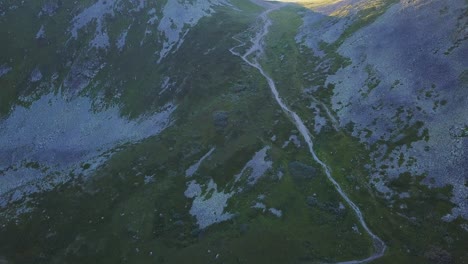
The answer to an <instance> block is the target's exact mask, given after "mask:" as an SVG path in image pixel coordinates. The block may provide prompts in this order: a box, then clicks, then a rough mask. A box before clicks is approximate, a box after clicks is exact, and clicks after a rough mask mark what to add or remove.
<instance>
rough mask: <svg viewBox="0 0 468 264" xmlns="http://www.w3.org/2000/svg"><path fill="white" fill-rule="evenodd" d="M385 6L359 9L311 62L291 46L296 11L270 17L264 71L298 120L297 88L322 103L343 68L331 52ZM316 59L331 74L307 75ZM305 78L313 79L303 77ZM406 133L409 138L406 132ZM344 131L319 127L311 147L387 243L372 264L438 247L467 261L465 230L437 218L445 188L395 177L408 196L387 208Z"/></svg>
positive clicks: (301, 107)
mask: <svg viewBox="0 0 468 264" xmlns="http://www.w3.org/2000/svg"><path fill="white" fill-rule="evenodd" d="M391 3H392V1H387V2H386V3H385V5H383V6H381V7H380V8H370V9H365V10H363V11H361V13H360V16H359V17H360V19H359V20H357V21H356V22H355V23H354V24H353V25H351V27H350V28H348V30H347V31H345V33H344V34H343V36H342V37H341V38H340V39H339V40H338V41H337V42H335V43H333V44H331V45H322V48H323V49H324V51H326V56H325V58H323V59H320V58H317V57H315V58H314V57H313V56H311V53H310V51H308V50H307V48H305V47H304V46H300V45H298V44H296V43H295V40H294V37H295V36H296V30H297V28H298V26H299V25H300V23H301V21H300V16H299V15H297V9H296V8H284V9H282V10H280V11H277V12H275V13H273V14H271V19H272V20H273V23H274V24H273V26H272V28H271V30H270V34H269V36H268V39H267V49H266V56H265V59H264V62H263V65H264V66H265V67H266V68H268V69H269V72H270V74H271V76H274V77H273V79H275V81H276V83H277V85H278V88H279V90H280V94H282V95H283V97H284V98H286V99H287V102H288V104H289V105H290V106H292V107H293V108H294V109H295V111H297V112H298V113H299V115H300V116H301V117H302V118H303V119H304V120H308V121H309V124H313V123H312V122H311V121H312V120H313V118H314V114H313V113H311V112H310V110H309V109H307V106H308V104H309V103H310V101H311V100H310V99H308V100H307V96H306V95H305V94H303V92H302V90H303V89H304V88H307V87H311V86H315V85H318V86H319V89H318V90H317V92H316V93H314V94H313V95H314V97H316V98H318V99H319V100H320V101H322V102H324V103H325V104H327V103H328V102H329V100H330V96H331V94H330V92H331V91H330V89H329V87H324V77H325V78H326V76H327V75H328V74H333V72H334V71H336V70H337V69H339V68H340V67H343V66H345V65H347V62H346V61H347V59H346V58H342V57H341V56H340V55H338V54H337V52H336V50H337V48H338V47H339V46H340V45H341V43H343V41H344V40H345V39H346V38H347V37H349V36H351V35H352V34H353V33H354V32H356V31H357V30H359V29H360V28H362V27H363V26H365V25H367V24H369V23H371V22H372V21H374V20H375V19H376V18H377V17H378V16H379V15H380V14H382V13H383V12H384V10H385V8H386V7H387V6H388V5H389V4H391ZM322 60H323V61H325V60H327V61H328V63H329V64H330V66H331V67H330V69H331V70H329V71H327V72H325V71H320V70H319V71H318V72H313V71H312V70H311V69H314V68H315V65H318V64H319V63H321V62H322ZM310 75H312V76H313V78H305V77H304V76H310ZM327 90H328V91H327ZM304 97H306V99H304ZM408 129H409V130H408V133H407V134H408V135H409V136H408V138H409V137H410V134H411V128H408ZM310 130H311V131H313V127H310ZM349 133H350V132H349V131H346V130H343V131H334V130H333V129H331V128H330V127H328V128H325V129H324V130H322V132H321V133H320V134H319V135H316V138H315V143H316V149H317V152H318V154H319V156H320V157H321V159H322V160H323V161H325V162H326V163H327V164H329V165H330V167H331V168H332V171H333V172H332V173H333V176H334V177H335V179H337V180H338V181H339V182H340V184H341V185H342V187H343V189H344V190H345V191H346V192H347V193H348V194H349V196H350V197H351V199H352V200H353V201H355V202H356V203H357V204H358V205H359V206H360V208H361V209H362V210H363V212H364V215H365V217H366V220H367V222H368V224H369V226H370V227H371V229H372V230H374V231H375V232H376V233H377V234H378V235H380V236H381V237H382V238H383V239H384V241H386V243H387V244H388V246H389V250H388V251H387V254H386V256H385V257H384V258H382V259H379V260H377V261H375V262H376V263H396V262H398V263H411V262H415V261H416V262H425V261H427V259H426V258H425V256H424V255H427V254H428V252H431V250H432V251H434V248H442V249H445V250H447V251H448V252H449V254H451V255H452V257H453V260H454V261H455V262H456V263H458V262H460V263H462V260H463V259H466V257H467V255H466V252H465V251H464V250H463V245H462V244H463V243H462V242H461V241H464V240H466V239H467V236H466V232H464V231H461V230H460V227H459V225H458V224H460V223H458V221H455V223H450V224H448V223H444V222H442V221H441V220H440V219H441V217H442V216H444V215H445V214H447V213H448V212H450V209H451V207H452V205H451V203H450V201H449V197H450V188H442V189H429V188H427V187H425V186H423V185H421V184H420V183H419V182H418V180H413V181H410V180H409V179H410V178H409V177H401V179H400V180H398V181H395V182H394V183H393V185H394V186H393V187H395V188H396V189H397V190H400V191H404V190H408V189H409V192H410V194H411V198H406V199H399V198H398V197H394V199H395V200H396V202H395V204H394V205H390V204H389V203H388V202H387V201H386V200H384V199H382V198H380V197H379V196H376V195H375V191H374V190H373V189H372V188H371V187H370V186H369V185H368V180H369V179H368V176H367V171H366V170H365V169H364V167H365V165H366V164H368V163H369V162H370V159H369V150H368V148H367V147H366V146H365V145H362V144H361V143H359V141H358V139H356V138H353V137H352V136H350V134H349ZM408 140H411V139H410V138H409V139H408ZM402 144H403V143H402ZM401 204H405V205H407V206H408V208H407V209H405V210H403V213H401V211H402V210H399V209H397V207H398V206H400V205H401ZM411 219H415V220H411Z"/></svg>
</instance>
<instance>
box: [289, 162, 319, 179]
mask: <svg viewBox="0 0 468 264" xmlns="http://www.w3.org/2000/svg"><path fill="white" fill-rule="evenodd" d="M288 168H289V173H290V174H291V176H292V177H293V179H294V180H303V179H311V178H313V177H314V176H316V175H317V169H315V168H314V167H312V166H309V165H306V164H304V163H301V162H299V161H293V162H290V163H289V164H288Z"/></svg>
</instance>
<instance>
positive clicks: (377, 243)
mask: <svg viewBox="0 0 468 264" xmlns="http://www.w3.org/2000/svg"><path fill="white" fill-rule="evenodd" d="M252 2H254V3H256V4H259V5H261V6H263V7H265V8H266V9H265V11H263V12H262V13H261V14H260V16H259V17H258V21H259V22H258V23H261V25H263V26H262V27H261V29H260V30H259V31H258V32H257V33H256V34H255V36H254V37H253V38H252V39H251V40H250V41H251V43H252V46H251V47H250V48H249V49H248V50H247V51H246V52H245V54H243V55H242V54H240V53H239V52H237V51H236V49H238V48H239V47H242V46H245V45H246V43H245V42H242V41H240V40H238V41H240V42H241V44H240V45H238V46H236V47H234V48H232V49H230V52H231V53H232V54H234V55H236V56H239V57H241V58H242V60H243V61H244V62H245V63H247V64H249V65H250V66H252V67H254V68H256V69H257V70H258V71H259V72H260V74H262V75H263V77H265V79H266V81H267V82H268V86H269V87H270V90H271V92H272V93H273V95H274V97H275V100H276V102H277V103H278V105H279V106H280V107H281V109H282V110H283V112H284V113H285V114H286V115H287V116H288V117H289V118H290V119H291V120H292V121H293V123H294V125H295V126H296V127H297V129H298V130H299V132H300V133H301V135H302V136H303V138H304V140H305V141H306V143H307V146H308V147H309V152H310V154H311V155H312V158H313V159H314V160H315V161H316V162H317V163H318V164H320V166H322V168H323V170H324V172H325V174H326V175H327V178H328V180H329V181H330V182H331V183H332V184H333V186H334V187H335V189H336V191H337V192H338V193H339V194H340V196H341V197H342V198H343V200H345V201H346V203H347V204H348V205H349V207H351V209H352V210H353V211H354V213H355V214H356V216H357V218H358V220H359V223H360V224H361V226H362V227H363V228H364V230H365V231H366V233H367V234H368V235H369V236H370V237H371V238H372V241H373V244H374V249H375V250H374V253H373V254H372V255H371V256H369V257H368V258H366V259H361V260H350V261H345V262H340V263H346V264H354V263H365V262H369V261H372V260H375V259H378V258H380V257H382V256H383V255H384V253H385V250H386V248H387V247H386V245H385V243H384V242H383V241H382V239H380V237H378V236H377V235H375V234H374V233H373V232H372V231H371V230H370V228H369V227H368V226H367V224H366V222H365V220H364V216H363V215H362V212H361V210H360V209H359V207H358V206H357V205H356V204H355V203H354V202H353V201H352V200H351V199H350V198H349V197H348V195H347V194H346V193H345V192H344V191H343V189H342V188H341V186H340V184H339V183H338V182H337V181H336V180H335V179H334V178H333V177H332V175H331V170H330V168H329V167H328V165H327V164H325V163H324V162H323V161H322V160H320V159H319V157H318V156H317V154H316V153H315V150H314V144H313V142H312V138H311V135H310V132H309V130H308V129H307V127H306V126H305V124H304V122H303V121H302V119H301V118H300V117H299V116H298V115H297V114H296V113H295V112H294V111H292V110H291V109H289V107H288V106H287V105H286V104H285V103H284V102H283V99H282V98H281V97H280V95H279V93H278V90H277V89H276V85H275V82H274V81H273V79H272V78H271V77H270V76H269V75H268V74H267V73H266V72H265V70H264V69H263V68H262V66H261V65H260V63H259V62H258V60H257V58H258V57H259V56H260V55H262V54H263V53H264V47H263V40H264V38H265V36H266V35H267V34H268V30H269V28H270V26H271V23H272V22H271V20H270V19H269V18H268V15H269V14H270V13H271V12H272V11H274V10H277V9H279V8H281V7H283V6H284V5H285V4H283V3H269V2H261V3H260V1H259V0H252Z"/></svg>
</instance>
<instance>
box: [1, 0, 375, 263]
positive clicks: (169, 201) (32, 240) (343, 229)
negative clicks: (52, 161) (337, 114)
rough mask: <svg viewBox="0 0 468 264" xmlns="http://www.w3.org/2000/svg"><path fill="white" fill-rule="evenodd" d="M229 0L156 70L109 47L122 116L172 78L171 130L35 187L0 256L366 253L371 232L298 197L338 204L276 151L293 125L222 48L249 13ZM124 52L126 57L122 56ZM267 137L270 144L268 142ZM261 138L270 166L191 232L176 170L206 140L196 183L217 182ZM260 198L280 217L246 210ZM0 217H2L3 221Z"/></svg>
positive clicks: (278, 257) (299, 154)
mask: <svg viewBox="0 0 468 264" xmlns="http://www.w3.org/2000/svg"><path fill="white" fill-rule="evenodd" d="M238 5H239V7H241V8H244V9H245V10H251V12H232V11H229V12H223V11H222V10H220V13H218V14H216V15H214V16H213V17H212V18H208V19H205V20H202V21H201V22H200V23H201V24H200V25H199V26H198V27H197V28H196V29H194V30H193V31H191V33H190V35H189V36H188V37H187V41H186V43H185V44H184V45H182V47H181V49H180V50H179V52H178V53H176V54H174V55H171V57H170V58H168V60H167V62H166V63H165V64H164V65H163V66H154V64H151V63H150V61H151V58H143V57H144V54H147V52H149V51H150V50H151V46H143V47H141V48H139V49H138V53H135V54H134V53H133V51H132V50H130V49H129V50H127V51H125V52H124V54H121V55H119V56H120V57H121V58H120V59H122V58H123V59H122V61H127V62H128V64H126V65H125V64H119V60H120V59H119V58H117V57H118V56H115V58H114V57H113V55H110V57H109V58H108V59H109V62H110V63H109V64H112V65H118V66H116V67H115V70H116V73H117V74H115V75H118V76H119V75H123V76H124V77H123V79H126V80H129V83H127V84H126V87H127V88H125V89H124V90H123V93H124V95H123V97H122V100H124V101H125V102H126V103H125V104H124V113H128V114H132V115H133V114H134V113H132V111H134V112H135V114H136V113H141V112H142V111H145V109H146V108H145V107H144V106H145V105H146V101H144V100H143V101H142V100H141V99H143V98H142V96H146V97H147V98H144V99H145V100H149V101H151V100H153V99H154V97H153V96H155V94H156V93H157V92H158V91H157V90H156V91H154V90H153V89H154V86H151V85H150V84H151V83H153V84H154V82H156V81H157V80H160V79H161V76H163V75H164V74H167V73H170V74H171V77H172V78H174V79H175V80H176V81H177V82H178V84H179V85H178V86H179V92H178V93H177V99H176V100H177V103H178V105H179V108H178V112H177V114H176V116H175V119H176V122H175V124H174V126H173V127H171V128H170V129H168V130H167V131H165V132H164V133H163V134H161V135H160V136H157V137H154V138H150V139H148V140H145V141H144V142H141V143H139V144H136V145H131V146H127V147H126V148H125V149H124V150H123V151H121V152H119V153H117V154H115V155H114V156H113V158H112V159H111V160H110V161H109V162H108V163H107V164H106V165H105V166H104V167H103V168H102V169H100V170H99V172H98V173H96V176H95V177H94V178H93V180H92V181H90V182H86V183H84V184H83V185H71V184H65V185H63V186H60V187H58V188H56V189H55V190H53V191H51V192H49V193H45V194H37V195H35V197H34V199H33V200H32V201H33V202H31V205H32V206H33V207H34V208H36V210H35V211H33V212H31V213H28V214H25V215H23V216H22V217H21V218H20V219H18V221H17V222H8V224H7V225H6V226H5V228H3V229H2V230H0V252H1V254H2V255H3V256H5V257H7V258H8V259H11V260H13V261H15V262H19V263H31V262H34V263H63V262H66V263H116V262H119V261H121V260H123V259H126V260H127V261H128V262H131V263H141V262H144V263H145V262H154V261H155V260H156V261H158V260H159V262H163V261H164V262H166V263H187V262H188V261H190V262H191V263H206V262H207V261H210V260H213V258H214V256H215V255H216V254H214V253H213V252H216V253H217V254H218V253H219V254H220V257H219V261H224V262H227V263H237V262H248V263H252V262H254V263H271V262H284V263H287V262H291V261H299V260H303V261H306V260H309V261H310V260H322V261H334V260H341V259H343V260H345V259H351V258H356V257H364V256H366V255H368V254H369V250H370V248H369V243H370V242H369V240H368V239H367V238H365V237H364V239H363V236H362V235H359V234H356V233H354V232H352V226H353V225H354V224H355V219H354V217H353V216H352V214H350V213H349V212H348V211H346V212H344V213H340V214H337V213H336V212H333V211H331V210H327V209H326V208H325V207H312V208H311V207H309V206H308V205H307V204H306V197H307V196H310V195H312V194H314V193H315V194H316V196H317V198H318V199H319V201H322V202H323V203H324V204H327V205H328V206H329V207H330V208H332V207H338V202H339V198H338V196H337V195H336V193H334V192H333V190H332V187H331V186H330V185H329V184H328V183H327V182H326V181H324V177H323V176H320V175H317V176H316V177H314V178H313V180H310V181H308V180H302V181H297V180H296V181H293V180H292V179H291V176H290V175H289V173H288V170H287V168H288V164H289V162H290V161H292V160H300V161H302V162H303V163H306V164H311V165H314V164H313V163H312V161H311V159H310V157H309V156H308V154H307V151H306V149H305V148H301V149H296V148H295V147H293V146H292V145H290V146H289V147H287V148H285V149H282V148H281V146H282V144H283V142H284V141H285V140H287V139H288V138H289V136H290V134H291V131H292V130H293V129H294V128H293V127H292V126H291V124H290V122H289V121H288V120H286V119H285V118H284V117H283V116H282V114H280V113H278V110H279V109H278V108H277V106H276V104H275V103H274V101H273V98H272V97H271V95H270V92H269V89H268V87H267V86H266V83H265V81H264V80H263V78H261V76H259V74H258V73H257V72H256V71H254V70H252V69H251V68H250V67H248V66H246V65H243V64H242V63H241V60H240V59H239V58H237V57H235V56H232V55H231V54H230V53H229V51H228V49H229V48H230V47H232V46H234V45H237V43H236V41H235V40H233V39H232V38H231V37H232V36H233V35H234V34H237V33H239V32H242V31H245V30H246V29H247V28H248V27H249V26H250V25H251V24H252V23H253V22H254V19H255V16H254V15H255V12H256V11H258V8H254V7H253V6H252V5H251V4H250V3H248V2H247V1H238ZM142 30H143V28H141V29H140V28H138V29H136V31H137V32H138V31H142ZM119 31H120V29H119V30H116V32H119ZM129 38H130V39H129V43H138V40H139V39H138V38H137V37H136V36H130V35H129ZM130 45H131V44H130ZM213 46H215V47H216V49H215V50H213V51H212V53H211V54H210V55H203V53H204V52H205V51H206V50H208V49H210V48H212V47H213ZM142 54H143V55H142ZM132 56H133V57H135V58H134V59H131V60H129V58H130V57H132ZM158 67H162V68H158ZM110 74H112V71H110V70H107V69H105V70H103V72H101V73H100V75H99V76H98V80H103V81H105V80H110V82H111V84H112V82H113V80H112V79H109V78H108V76H109V75H110ZM134 74H138V76H137V78H136V81H131V80H132V79H133V80H134V78H130V77H131V76H132V75H134ZM185 78H187V80H186V81H185V82H184V81H183V80H184V79H185ZM237 85H243V86H245V87H246V89H245V90H244V91H240V92H239V91H236V90H235V89H233V87H235V86H237ZM107 86H109V87H112V85H107ZM105 87H106V86H105ZM104 89H105V88H104ZM110 94H112V93H110ZM140 106H143V108H141V107H140ZM125 109H127V110H125ZM215 111H227V112H228V113H229V124H228V127H227V128H226V129H224V130H223V131H219V130H216V129H215V128H214V126H213V121H212V114H213V113H214V112H215ZM252 113H255V114H252ZM276 121H277V122H276ZM273 135H276V136H277V141H276V143H272V142H271V141H270V138H271V137H272V136H273ZM265 145H271V147H272V149H271V151H270V152H269V156H270V157H271V159H272V160H273V162H274V170H272V171H270V172H269V173H268V174H267V176H266V177H265V178H264V179H263V180H261V181H259V182H258V184H257V186H256V187H255V188H253V189H248V190H246V191H245V192H244V193H242V194H241V195H239V196H236V197H235V198H233V199H232V200H231V201H230V203H229V206H228V211H231V212H238V216H237V217H236V218H235V219H233V220H232V221H229V222H225V223H221V224H219V225H215V226H213V227H211V228H209V229H207V230H205V231H200V230H197V228H196V225H195V219H193V217H191V216H190V215H189V214H188V210H189V208H190V206H191V201H190V200H188V199H186V198H185V197H184V195H183V192H184V191H185V188H186V185H185V184H186V179H185V178H184V171H185V169H186V168H187V167H188V166H190V165H191V164H193V163H194V162H195V161H196V160H197V159H198V158H199V157H200V156H201V155H202V154H203V153H205V152H206V151H207V150H208V149H209V148H211V147H212V146H216V147H217V151H216V152H215V153H214V154H213V156H212V159H211V162H207V163H206V164H204V165H203V166H202V167H201V168H200V173H199V174H198V175H197V176H196V177H197V179H198V181H200V182H206V181H207V180H208V179H209V178H210V177H212V178H213V179H214V180H215V182H216V183H217V184H218V186H219V188H220V189H223V188H225V187H226V186H229V184H232V178H233V175H235V174H237V173H238V172H239V171H240V168H242V166H243V165H244V164H245V163H246V162H247V161H248V160H249V159H250V158H251V157H252V155H253V154H254V153H255V152H256V151H258V150H259V149H260V148H262V147H263V146H265ZM189 153H197V154H189ZM280 169H281V170H283V171H285V173H286V174H285V176H284V177H283V178H282V180H278V179H277V177H276V171H277V170H280ZM146 175H155V180H156V182H155V183H153V184H147V185H145V184H144V183H143V182H144V176H146ZM259 194H265V195H266V198H265V201H264V203H265V204H266V205H267V206H269V207H275V208H279V209H282V210H283V213H284V217H283V218H281V219H278V218H276V217H274V216H273V215H271V214H269V213H261V212H260V211H258V210H256V209H252V208H251V206H252V205H253V203H254V201H255V200H256V197H257V196H258V195H259ZM5 212H6V211H5ZM2 222H5V223H7V221H6V219H2ZM344 241H347V242H349V243H344ZM208 250H210V252H212V253H209V252H208ZM116 252H118V253H116ZM151 252H152V254H151Z"/></svg>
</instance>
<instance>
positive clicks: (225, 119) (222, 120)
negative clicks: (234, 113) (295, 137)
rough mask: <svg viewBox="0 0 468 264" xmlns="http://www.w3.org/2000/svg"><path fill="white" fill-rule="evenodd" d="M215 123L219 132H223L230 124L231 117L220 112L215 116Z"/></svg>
mask: <svg viewBox="0 0 468 264" xmlns="http://www.w3.org/2000/svg"><path fill="white" fill-rule="evenodd" d="M213 123H214V126H215V127H216V129H217V130H223V129H225V128H226V127H227V125H228V124H229V115H228V113H227V112H225V111H218V112H215V113H214V114H213Z"/></svg>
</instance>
